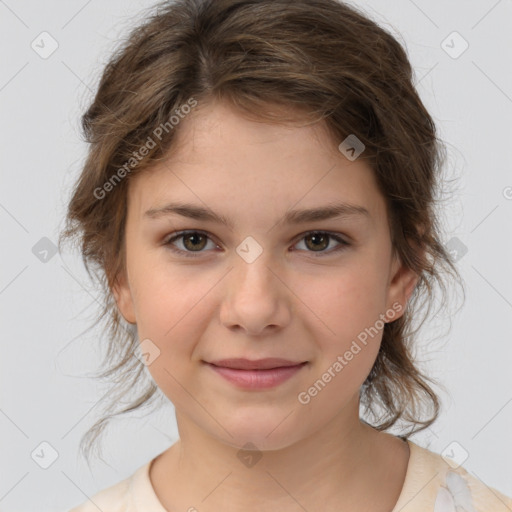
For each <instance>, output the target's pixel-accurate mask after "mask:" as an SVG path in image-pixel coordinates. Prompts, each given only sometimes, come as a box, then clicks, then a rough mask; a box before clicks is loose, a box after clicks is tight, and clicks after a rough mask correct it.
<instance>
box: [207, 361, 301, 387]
mask: <svg viewBox="0 0 512 512" xmlns="http://www.w3.org/2000/svg"><path fill="white" fill-rule="evenodd" d="M306 364H307V363H302V364H299V365H296V366H282V367H280V368H270V369H268V370H237V369H235V368H225V367H223V366H215V365H213V364H210V363H208V365H209V366H210V368H212V369H213V370H214V371H215V372H217V373H218V374H219V375H221V376H222V377H224V378H225V379H226V380H228V381H229V382H232V383H233V384H235V385H237V386H239V387H241V388H244V389H266V388H273V387H275V386H278V385H279V384H281V383H283V382H284V381H286V380H288V379H289V378H291V377H292V376H293V375H295V374H296V373H297V372H298V371H299V370H300V369H301V368H302V367H303V366H305V365H306Z"/></svg>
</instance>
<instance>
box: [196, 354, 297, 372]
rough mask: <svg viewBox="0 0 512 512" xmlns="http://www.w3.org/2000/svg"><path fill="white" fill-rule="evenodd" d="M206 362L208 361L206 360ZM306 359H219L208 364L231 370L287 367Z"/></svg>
mask: <svg viewBox="0 0 512 512" xmlns="http://www.w3.org/2000/svg"><path fill="white" fill-rule="evenodd" d="M206 362H208V361H206ZM306 363H307V361H290V360H289V359H282V358H279V357H267V358H265V359H255V360H251V359H244V358H236V359H220V360H217V361H210V362H208V364H211V365H213V366H217V367H220V368H231V369H233V370H272V369H274V368H289V367H292V366H300V365H304V364H306Z"/></svg>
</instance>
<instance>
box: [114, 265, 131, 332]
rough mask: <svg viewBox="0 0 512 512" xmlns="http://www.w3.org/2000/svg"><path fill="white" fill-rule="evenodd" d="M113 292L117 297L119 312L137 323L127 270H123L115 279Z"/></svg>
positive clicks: (128, 320) (129, 320)
mask: <svg viewBox="0 0 512 512" xmlns="http://www.w3.org/2000/svg"><path fill="white" fill-rule="evenodd" d="M112 293H113V294H114V297H115V299H116V303H117V307H118V309H119V312H120V313H121V315H122V316H123V317H124V319H125V320H126V321H127V322H128V323H129V324H135V323H137V322H136V318H135V308H134V306H133V298H132V292H131V290H130V286H129V285H128V279H127V276H126V272H125V270H123V271H122V272H121V273H120V274H119V275H118V276H117V277H116V278H115V281H114V285H113V287H112Z"/></svg>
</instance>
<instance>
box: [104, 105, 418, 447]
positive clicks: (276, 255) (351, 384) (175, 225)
mask: <svg viewBox="0 0 512 512" xmlns="http://www.w3.org/2000/svg"><path fill="white" fill-rule="evenodd" d="M180 130H181V131H180V132H178V133H179V139H178V142H179V145H178V146H177V149H176V151H175V152H173V154H172V155H170V156H169V157H168V158H167V159H166V160H165V161H164V162H162V163H159V164H158V166H157V167H154V168H152V169H150V170H147V171H145V172H143V173H141V174H140V175H137V176H135V177H134V179H132V180H131V182H130V186H129V193H128V215H127V221H126V238H125V244H126V245H125V250H126V269H125V270H126V272H125V273H124V274H123V275H122V276H120V277H119V280H118V283H117V284H116V286H115V289H114V294H115V297H116V300H117V304H118V306H119V309H120V311H121V313H122V314H123V316H124V318H125V319H126V320H127V321H128V322H130V323H136V325H137V329H138V335H139V339H140V340H141V342H142V343H143V344H144V345H143V347H144V350H143V351H144V352H146V351H148V352H149V354H150V355H149V356H148V358H147V360H146V364H148V369H149V371H150V373H151V375H152V377H153V378H154V380H155V382H156V384H157V385H158V386H159V387H160V389H161V390H162V391H163V393H164V394H165V395H166V396H167V397H168V398H169V400H171V402H172V403H173V404H174V406H175V409H176V413H177V417H178V427H179V428H180V435H182V432H181V428H182V427H183V425H184V424H185V422H188V424H190V425H194V428H196V427H198V428H199V429H200V431H201V432H203V433H207V434H209V435H211V436H212V437H214V438H216V439H218V440H221V441H223V442H225V443H227V444H230V445H232V446H236V447H241V446H243V445H244V444H245V443H247V442H248V441H251V442H252V443H254V444H255V445H256V446H258V447H259V448H261V449H278V448H283V447H286V446H288V445H291V444H292V443H294V442H297V441H300V440H301V439H303V438H306V437H307V436H309V435H311V434H312V433H314V432H315V431H317V430H319V429H321V428H322V427H323V426H325V425H327V424H329V423H331V422H332V421H333V420H335V419H337V418H341V417H342V416H343V415H344V414H348V412H347V411H348V404H353V403H354V400H355V399H357V398H358V396H359V389H360V387H361V384H362V383H363V382H364V380H365V379H366V377H367V375H368V373H369V372H370V370H371V368H372V365H373V363H374V361H375V358H376V357H377V354H378V351H379V347H380V342H381V339H382V329H383V326H384V321H385V320H386V318H385V315H386V316H387V320H388V321H393V320H396V319H397V318H399V317H400V316H401V315H402V314H403V310H404V308H405V305H406V302H407V299H408V298H409V296H410V294H411V293H412V290H413V288H414V285H415V283H416V279H415V276H414V274H412V273H411V272H410V271H408V270H407V269H405V268H404V267H402V266H401V265H400V263H399V261H398V260H396V259H395V258H394V257H393V256H392V245H391V240H390V233H389V226H388V217H387V215H386V207H385V200H384V197H383V196H382V195H381V194H380V192H379V190H378V188H377V184H376V182H375V179H374V175H373V172H372V170H371V169H370V168H369V167H367V165H366V164H365V163H364V162H363V160H362V159H361V158H358V159H356V160H354V161H350V160H348V159H347V158H346V157H345V156H344V155H343V154H342V153H341V152H340V151H338V149H337V145H335V144H333V142H332V141H331V140H330V139H329V137H328V135H327V132H326V131H324V128H323V127H322V126H321V125H313V126H307V127H297V126H290V125H288V126H279V125H271V124H265V123H262V122H255V121H252V120H248V119H246V118H244V117H242V115H241V114H239V113H237V111H235V110H233V109H232V108H231V107H230V106H228V105H227V104H224V103H215V104H210V105H208V106H201V107H200V109H199V107H198V108H197V109H196V111H194V113H193V115H192V114H191V115H190V116H189V117H188V118H186V119H185V120H183V121H182V125H181V126H180ZM340 142H341V141H340ZM177 203H180V204H181V205H185V204H186V205H188V206H191V207H194V208H196V209H205V210H207V211H208V212H213V213H215V214H217V216H220V217H222V218H223V219H224V220H226V222H227V224H224V223H222V222H220V221H218V220H214V219H212V218H199V216H198V215H197V210H196V215H194V218H192V217H191V215H192V213H190V210H188V211H189V215H185V214H186V212H187V210H186V209H185V208H184V209H182V210H181V214H180V213H178V212H176V211H173V210H172V207H171V205H174V206H175V205H176V204H177ZM339 204H345V205H347V204H349V205H353V206H356V207H357V208H356V209H353V210H351V211H348V212H345V214H344V215H339V216H337V217H330V218H324V219H323V220H322V219H318V217H317V218H316V219H313V218H309V219H306V218H302V219H301V218H298V217H297V216H295V217H294V218H295V221H296V222H291V221H288V220H286V218H285V216H286V215H287V214H290V212H291V211H292V210H293V211H296V210H297V211H303V210H311V209H319V208H325V207H327V206H333V205H339ZM357 209H359V211H357ZM363 209H364V210H366V211H367V213H364V210H363ZM362 212H363V213H362ZM183 231H186V232H187V233H185V234H183V233H181V232H183ZM177 233H180V234H181V236H180V235H179V234H177ZM350 354H351V355H350ZM228 358H229V359H231V358H245V359H249V360H253V361H254V360H259V359H264V358H282V359H286V360H288V361H290V362H291V363H296V364H298V363H304V364H303V365H302V366H300V367H298V368H295V369H290V368H289V369H288V370H277V371H274V373H273V376H274V378H275V377H276V376H277V378H278V379H284V380H281V381H278V382H276V381H272V376H271V375H270V374H271V371H269V370H266V371H265V375H266V376H268V377H265V378H263V377H262V378H260V379H259V380H258V379H257V378H255V379H256V380H253V381H251V382H253V383H254V382H259V384H257V385H255V387H247V386H248V384H247V383H246V384H240V382H239V383H235V382H234V381H232V380H229V379H228V378H226V377H225V375H227V374H228V373H229V374H230V375H235V373H236V375H241V374H242V372H243V370H232V371H231V372H230V371H229V370H227V371H224V373H222V370H220V371H219V370H216V369H214V367H213V366H212V365H211V364H209V363H211V362H213V361H219V360H222V359H228ZM274 366H276V365H274ZM277 366H279V365H277ZM259 371H260V372H261V371H264V370H259ZM256 372H258V370H253V372H252V373H251V374H252V375H256ZM243 375H245V376H246V380H250V379H251V377H250V374H249V373H248V372H245V373H243ZM259 375H260V376H261V375H263V374H262V373H259ZM269 375H270V376H269ZM284 375H287V378H284V377H283V376H284ZM265 379H266V380H265ZM263 381H264V382H263ZM271 381H272V382H273V384H269V382H271ZM315 383H316V385H315ZM265 385H266V387H265ZM356 412H357V411H356ZM350 414H351V415H353V414H354V409H353V408H352V409H350ZM180 418H182V425H181V426H180ZM358 419H359V418H358V417H357V418H355V419H354V421H358Z"/></svg>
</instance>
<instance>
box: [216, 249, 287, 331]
mask: <svg viewBox="0 0 512 512" xmlns="http://www.w3.org/2000/svg"><path fill="white" fill-rule="evenodd" d="M263 254H264V253H263ZM263 254H262V255H260V256H259V257H258V258H257V259H256V260H255V261H253V262H252V263H248V262H247V261H245V260H244V259H243V258H240V257H238V256H237V257H236V258H235V261H234V268H233V269H232V270H231V272H229V274H228V276H227V278H226V283H225V288H224V296H223V299H222V304H221V308H220V321H221V323H222V325H224V326H225V327H227V328H228V329H230V330H239V331H243V332H244V333H245V334H248V335H255V336H256V335H260V336H261V335H262V334H263V333H265V331H267V330H268V331H269V332H270V331H276V330H280V329H283V328H284V327H285V326H286V325H288V323H289V322H290V320H291V297H292V296H293V294H292V293H291V291H290V289H289V288H288V287H287V285H286V282H285V279H283V277H282V276H281V275H279V274H282V273H283V272H280V271H279V269H278V268H277V267H276V265H272V262H270V261H269V260H268V259H267V258H265V257H264V255H263Z"/></svg>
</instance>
